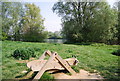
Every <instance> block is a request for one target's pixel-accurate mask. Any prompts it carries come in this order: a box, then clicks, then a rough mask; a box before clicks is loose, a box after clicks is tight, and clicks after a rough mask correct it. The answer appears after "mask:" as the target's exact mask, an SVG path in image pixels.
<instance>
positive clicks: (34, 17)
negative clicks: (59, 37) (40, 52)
mask: <svg viewBox="0 0 120 81" xmlns="http://www.w3.org/2000/svg"><path fill="white" fill-rule="evenodd" d="M25 7H26V14H25V16H24V17H23V19H24V22H23V27H24V28H23V33H24V34H23V41H30V42H41V41H43V40H44V39H45V38H46V36H47V32H45V31H44V28H45V27H44V25H43V22H44V19H43V18H42V16H41V15H40V9H39V7H37V6H36V5H35V4H26V5H25Z"/></svg>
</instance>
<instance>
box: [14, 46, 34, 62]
mask: <svg viewBox="0 0 120 81" xmlns="http://www.w3.org/2000/svg"><path fill="white" fill-rule="evenodd" d="M12 56H13V57H14V58H16V59H22V60H27V59H29V58H30V57H35V51H34V49H31V48H19V49H16V50H15V51H14V53H13V55H12Z"/></svg>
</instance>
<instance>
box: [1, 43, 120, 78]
mask: <svg viewBox="0 0 120 81" xmlns="http://www.w3.org/2000/svg"><path fill="white" fill-rule="evenodd" d="M26 47H31V48H36V49H37V48H38V49H39V50H38V51H36V52H35V54H36V59H38V58H39V57H40V56H41V54H42V53H43V52H44V51H45V50H50V51H56V52H58V54H59V55H60V56H61V57H62V58H71V57H72V55H75V56H76V57H77V59H78V60H79V61H80V63H79V64H78V66H77V67H79V68H80V69H85V70H88V71H90V72H94V70H96V71H97V72H98V73H100V74H101V75H102V76H103V77H104V78H110V79H111V78H114V79H116V78H118V56H115V55H112V54H111V53H112V52H113V51H115V50H117V49H118V47H119V46H118V45H105V44H91V45H73V44H49V43H31V42H13V41H3V42H2V78H3V79H14V78H15V77H17V76H20V75H22V73H21V72H22V71H24V70H26V69H27V67H26V64H25V63H18V62H17V60H16V59H14V58H13V57H12V56H11V54H13V52H14V50H15V49H17V48H26Z"/></svg>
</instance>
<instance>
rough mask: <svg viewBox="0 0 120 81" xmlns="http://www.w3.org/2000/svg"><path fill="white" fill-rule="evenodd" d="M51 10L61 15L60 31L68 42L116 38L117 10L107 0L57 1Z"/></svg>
mask: <svg viewBox="0 0 120 81" xmlns="http://www.w3.org/2000/svg"><path fill="white" fill-rule="evenodd" d="M53 12H55V13H57V14H58V15H59V16H61V17H62V26H63V27H62V33H63V34H64V36H65V37H66V38H67V40H68V42H72V43H75V42H103V43H110V44H111V43H113V42H115V41H116V40H117V37H116V33H117V32H118V30H117V29H116V27H115V25H116V24H117V15H118V14H117V10H116V9H112V8H110V6H109V5H108V3H107V2H79V1H78V2H77V1H76V2H57V3H55V4H54V6H53Z"/></svg>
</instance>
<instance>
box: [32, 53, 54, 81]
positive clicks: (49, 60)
mask: <svg viewBox="0 0 120 81" xmlns="http://www.w3.org/2000/svg"><path fill="white" fill-rule="evenodd" d="M53 58H55V53H53V54H52V55H51V57H50V58H49V59H48V61H47V62H46V63H45V65H44V66H43V67H42V68H41V70H40V71H39V72H38V73H37V75H36V76H35V77H34V79H35V80H37V79H40V78H41V76H42V75H43V73H44V72H45V71H46V69H47V68H48V67H49V66H48V65H49V63H50V62H51V61H52V60H53ZM33 81H34V80H33Z"/></svg>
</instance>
